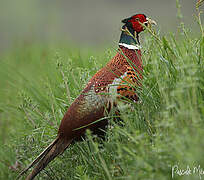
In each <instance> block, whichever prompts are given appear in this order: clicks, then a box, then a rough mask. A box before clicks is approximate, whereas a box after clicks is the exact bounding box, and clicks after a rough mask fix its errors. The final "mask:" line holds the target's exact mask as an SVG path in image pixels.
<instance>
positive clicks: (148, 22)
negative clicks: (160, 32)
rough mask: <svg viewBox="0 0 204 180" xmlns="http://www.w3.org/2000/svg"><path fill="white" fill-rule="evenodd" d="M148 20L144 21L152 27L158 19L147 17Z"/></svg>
mask: <svg viewBox="0 0 204 180" xmlns="http://www.w3.org/2000/svg"><path fill="white" fill-rule="evenodd" d="M146 19H147V21H146V22H145V23H144V24H145V25H146V26H147V27H148V28H151V27H152V25H157V23H156V21H154V20H152V19H150V18H146Z"/></svg>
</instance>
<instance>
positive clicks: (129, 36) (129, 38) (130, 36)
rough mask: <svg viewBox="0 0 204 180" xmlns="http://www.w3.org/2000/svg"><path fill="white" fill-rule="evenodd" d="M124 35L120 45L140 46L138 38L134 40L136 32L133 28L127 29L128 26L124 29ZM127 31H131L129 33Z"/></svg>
mask: <svg viewBox="0 0 204 180" xmlns="http://www.w3.org/2000/svg"><path fill="white" fill-rule="evenodd" d="M122 29H123V30H122V33H121V36H120V41H119V44H121V43H122V44H127V45H136V46H138V45H139V42H137V41H138V37H135V38H134V30H133V29H132V28H127V27H126V26H123V27H122ZM126 29H127V30H128V31H129V32H127V31H126Z"/></svg>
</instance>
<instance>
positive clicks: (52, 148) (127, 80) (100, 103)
mask: <svg viewBox="0 0 204 180" xmlns="http://www.w3.org/2000/svg"><path fill="white" fill-rule="evenodd" d="M122 22H123V23H124V25H123V27H122V33H121V36H120V41H119V48H118V52H117V53H116V55H115V56H114V57H113V59H112V60H110V62H108V63H107V64H106V66H105V67H103V68H102V69H100V70H99V71H98V72H97V73H96V74H95V75H94V76H93V77H92V78H91V79H90V81H89V82H88V84H87V86H86V87H85V88H84V90H83V91H82V92H81V94H80V95H79V96H78V97H77V98H76V99H75V101H74V102H73V103H72V104H71V106H70V107H69V108H68V110H67V112H66V114H65V115H64V117H63V119H62V121H61V124H60V126H59V130H58V135H57V137H56V139H55V140H54V141H53V142H52V143H51V144H50V145H49V146H48V147H47V148H46V149H45V150H44V151H43V152H42V153H41V154H40V155H39V156H38V157H37V158H36V159H35V160H34V161H33V162H32V163H31V164H30V165H29V166H28V168H26V169H25V170H24V171H23V172H22V173H21V174H20V175H22V174H24V173H25V172H26V171H27V170H28V169H30V168H31V167H32V166H34V165H36V164H37V165H36V166H35V168H34V169H33V171H32V172H31V174H30V175H29V176H28V177H27V178H26V179H27V180H30V179H33V178H34V177H35V176H36V175H37V174H38V173H39V172H40V171H41V170H42V169H44V168H45V167H46V166H47V164H48V163H49V162H50V161H52V160H53V159H54V158H55V157H56V156H58V155H59V154H61V153H63V152H64V150H65V149H66V148H67V147H68V146H69V145H70V144H71V143H74V142H76V141H79V140H81V139H82V137H84V135H85V131H86V130H87V129H90V130H91V131H92V132H93V133H94V134H97V135H104V131H103V130H104V129H105V128H106V126H107V124H108V118H105V117H106V116H107V114H108V113H109V112H110V111H111V109H114V108H113V107H114V106H117V101H119V100H121V98H128V99H130V100H133V101H138V95H137V87H139V86H141V80H142V72H143V65H142V59H141V51H140V44H139V33H140V32H141V31H143V30H144V26H145V25H148V23H152V22H154V21H152V20H150V19H148V18H147V17H146V16H145V15H144V14H137V15H134V16H132V17H130V18H127V19H124V20H122ZM118 113H119V111H117V112H116V114H118ZM101 119H102V120H101Z"/></svg>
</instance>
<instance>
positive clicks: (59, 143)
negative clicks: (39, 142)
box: [18, 137, 72, 180]
mask: <svg viewBox="0 0 204 180" xmlns="http://www.w3.org/2000/svg"><path fill="white" fill-rule="evenodd" d="M71 142H72V140H67V139H64V138H59V137H57V138H56V139H55V140H54V141H53V142H52V143H51V144H50V145H49V146H48V147H47V148H46V149H45V150H44V151H43V152H42V153H41V154H40V155H39V156H38V157H37V158H36V159H35V160H34V161H33V162H32V163H31V164H30V165H29V166H28V167H27V168H26V169H24V170H23V171H22V172H21V173H20V174H19V176H18V178H19V177H20V176H21V175H23V174H24V173H26V172H27V171H28V170H29V169H30V168H31V167H33V166H34V165H35V164H37V163H38V164H37V165H36V166H35V167H34V169H33V171H32V172H31V174H29V175H28V176H27V178H26V180H32V179H33V178H34V177H35V176H36V175H37V174H38V173H39V172H40V171H41V170H43V169H44V168H45V167H46V166H47V164H48V163H49V162H50V161H52V160H53V159H54V158H55V157H56V156H57V155H59V154H61V153H63V152H64V150H65V149H66V148H67V147H68V146H69V144H70V143H71Z"/></svg>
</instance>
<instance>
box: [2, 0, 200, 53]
mask: <svg viewBox="0 0 204 180" xmlns="http://www.w3.org/2000/svg"><path fill="white" fill-rule="evenodd" d="M180 3H181V10H182V14H183V20H184V22H185V24H186V25H187V26H189V27H191V28H192V29H195V32H197V31H198V27H197V26H196V24H195V18H194V17H193V14H195V8H194V7H195V3H196V0H181V1H180ZM135 13H144V14H146V15H147V16H149V17H152V18H153V19H154V20H156V21H157V22H158V28H160V29H161V32H162V33H168V32H169V31H174V32H175V31H176V25H177V24H178V20H177V19H176V16H177V8H176V1H175V0H154V1H153V0H152V1H150V0H59V1H54V0H43V1H42V0H29V1H28V0H18V1H13V0H1V5H0V52H2V51H3V50H5V49H7V48H8V47H11V46H16V45H17V44H18V43H19V42H20V43H21V42H25V43H32V42H46V43H55V42H56V41H60V42H61V41H64V42H67V41H69V42H72V43H77V45H86V46H87V45H92V46H101V45H102V46H103V45H104V44H105V45H106V44H107V43H113V42H114V43H115V41H118V38H119V34H120V31H119V29H120V27H121V23H120V22H121V20H122V19H123V18H125V17H128V16H131V15H133V14H135Z"/></svg>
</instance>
